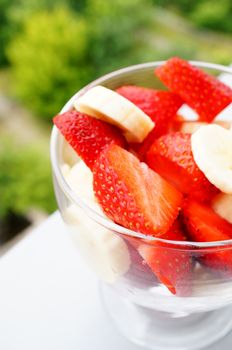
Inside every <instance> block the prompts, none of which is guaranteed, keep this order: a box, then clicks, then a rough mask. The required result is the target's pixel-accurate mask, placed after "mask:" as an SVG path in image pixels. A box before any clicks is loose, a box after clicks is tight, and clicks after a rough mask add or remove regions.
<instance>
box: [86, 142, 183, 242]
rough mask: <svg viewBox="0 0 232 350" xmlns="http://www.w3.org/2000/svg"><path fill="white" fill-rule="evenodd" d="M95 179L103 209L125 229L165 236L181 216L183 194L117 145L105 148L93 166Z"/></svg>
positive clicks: (97, 193)
mask: <svg viewBox="0 0 232 350" xmlns="http://www.w3.org/2000/svg"><path fill="white" fill-rule="evenodd" d="M93 178H94V183H93V187H94V192H95V195H96V198H97V200H98V202H99V204H100V205H101V207H102V209H103V211H104V212H105V214H106V215H107V216H108V217H109V218H110V219H111V220H113V221H115V222H116V223H118V224H120V225H122V226H124V227H126V228H129V229H132V230H134V231H137V232H141V233H144V234H150V235H156V236H162V235H163V234H164V233H165V232H167V230H168V229H169V228H170V227H171V225H172V224H173V222H174V220H175V218H176V217H177V215H178V212H179V209H180V206H181V202H182V194H181V193H180V192H179V191H177V190H176V189H175V188H174V187H173V186H172V185H170V184H169V183H167V182H166V181H165V180H163V179H162V178H161V177H160V176H159V175H158V174H156V173H155V172H154V171H153V170H151V169H149V168H148V166H147V165H146V164H145V163H141V162H140V161H139V160H138V159H137V158H136V157H135V156H134V155H133V154H131V153H129V152H127V151H125V150H124V149H122V148H121V147H119V146H117V145H110V146H109V147H107V148H105V149H104V150H103V152H102V153H101V155H100V157H99V158H98V159H97V161H96V162H95V165H94V167H93Z"/></svg>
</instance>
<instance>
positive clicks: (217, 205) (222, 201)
mask: <svg viewBox="0 0 232 350" xmlns="http://www.w3.org/2000/svg"><path fill="white" fill-rule="evenodd" d="M212 208H213V210H214V211H215V212H216V213H217V214H218V215H220V216H221V217H222V218H223V219H225V220H227V221H229V222H230V223H231V224H232V195H231V194H225V193H219V194H218V195H217V196H216V197H215V198H214V200H213V202H212Z"/></svg>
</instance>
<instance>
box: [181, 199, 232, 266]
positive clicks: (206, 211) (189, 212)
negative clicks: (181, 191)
mask: <svg viewBox="0 0 232 350" xmlns="http://www.w3.org/2000/svg"><path fill="white" fill-rule="evenodd" d="M183 217H184V222H185V225H186V227H187V229H188V235H189V238H190V239H191V240H192V241H195V242H214V241H224V240H229V239H232V224H230V223H229V222H228V221H226V220H225V219H223V218H222V217H220V216H219V215H217V214H216V213H215V212H214V211H213V210H212V209H211V208H210V207H207V206H205V205H203V204H200V203H197V202H195V201H187V202H186V203H185V206H184V210H183ZM195 255H196V256H197V252H196V254H195ZM198 256H199V258H200V260H201V261H202V262H204V263H205V264H206V265H208V266H209V267H211V268H215V269H221V270H223V271H226V270H229V271H232V248H231V246H228V247H226V246H225V247H220V246H219V247H216V248H208V249H207V250H206V249H205V251H204V250H203V251H200V252H199V254H198Z"/></svg>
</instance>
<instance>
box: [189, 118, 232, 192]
mask: <svg viewBox="0 0 232 350" xmlns="http://www.w3.org/2000/svg"><path fill="white" fill-rule="evenodd" d="M191 145H192V152H193V157H194V160H195V162H196V163H197V165H198V167H199V168H200V169H201V171H202V172H203V173H204V174H205V176H206V177H207V179H208V180H209V181H210V182H211V183H212V184H213V185H215V186H216V187H217V188H219V189H220V190H221V191H222V192H224V193H228V194H232V133H231V131H230V130H226V129H224V128H223V127H221V126H219V125H213V124H211V125H206V126H202V127H201V128H200V129H199V130H197V131H196V132H195V133H194V134H192V136H191Z"/></svg>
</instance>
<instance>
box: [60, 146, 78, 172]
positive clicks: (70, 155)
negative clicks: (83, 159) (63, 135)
mask: <svg viewBox="0 0 232 350" xmlns="http://www.w3.org/2000/svg"><path fill="white" fill-rule="evenodd" d="M62 157H63V160H64V162H65V163H67V164H68V165H70V166H73V165H74V164H76V163H77V162H78V160H79V157H78V155H77V153H76V152H75V151H74V149H73V148H72V147H71V146H70V145H69V143H68V142H67V141H66V140H64V143H63V147H62Z"/></svg>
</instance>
